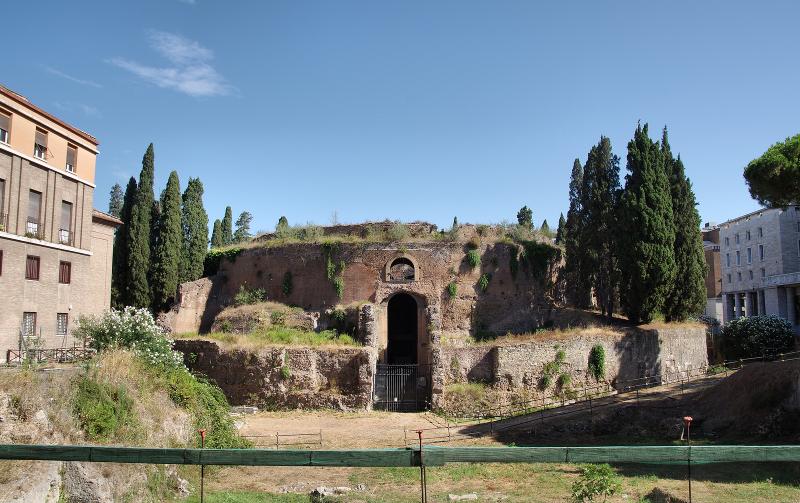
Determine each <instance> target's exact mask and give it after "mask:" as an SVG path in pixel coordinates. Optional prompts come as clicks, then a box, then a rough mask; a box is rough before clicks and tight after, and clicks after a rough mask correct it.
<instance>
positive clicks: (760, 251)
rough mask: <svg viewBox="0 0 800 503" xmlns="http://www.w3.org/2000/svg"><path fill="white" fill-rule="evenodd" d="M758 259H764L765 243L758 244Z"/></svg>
mask: <svg viewBox="0 0 800 503" xmlns="http://www.w3.org/2000/svg"><path fill="white" fill-rule="evenodd" d="M758 260H760V261H762V262H763V261H764V245H758Z"/></svg>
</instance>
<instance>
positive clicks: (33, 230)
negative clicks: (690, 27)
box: [0, 86, 121, 361]
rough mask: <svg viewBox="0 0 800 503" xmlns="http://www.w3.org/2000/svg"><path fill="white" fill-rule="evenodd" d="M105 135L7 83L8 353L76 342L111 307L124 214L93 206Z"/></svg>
mask: <svg viewBox="0 0 800 503" xmlns="http://www.w3.org/2000/svg"><path fill="white" fill-rule="evenodd" d="M97 148H98V142H97V140H96V139H95V138H94V137H93V136H91V135H89V134H87V133H85V132H84V131H81V130H80V129H77V128H75V127H74V126H71V125H69V124H67V123H65V122H64V121H62V120H60V119H58V118H57V117H54V116H53V115H51V114H49V113H48V112H46V111H44V110H42V109H40V108H39V107H37V106H35V105H34V104H32V103H31V102H29V101H28V100H27V99H26V98H25V97H23V96H21V95H19V94H17V93H15V92H13V91H10V90H9V89H7V88H5V87H2V86H0V292H1V293H0V296H2V299H3V301H2V302H0V361H5V359H6V352H7V350H8V349H15V348H18V347H19V346H20V345H23V344H25V345H28V346H30V344H28V343H32V342H35V344H36V345H37V346H38V347H45V348H52V347H66V346H71V345H72V344H73V342H74V341H73V339H72V338H71V335H70V334H71V327H72V324H73V322H74V320H75V319H76V318H77V317H78V316H80V315H82V314H96V313H100V312H102V311H103V310H105V309H108V307H109V305H110V299H111V255H112V249H113V241H114V231H115V229H116V227H117V226H118V225H119V224H120V223H121V222H120V221H119V220H118V219H116V218H115V217H113V216H111V215H107V214H105V213H103V212H100V211H97V210H94V209H93V207H92V202H93V196H94V190H95V185H94V178H95V158H96V156H97V153H98V150H97Z"/></svg>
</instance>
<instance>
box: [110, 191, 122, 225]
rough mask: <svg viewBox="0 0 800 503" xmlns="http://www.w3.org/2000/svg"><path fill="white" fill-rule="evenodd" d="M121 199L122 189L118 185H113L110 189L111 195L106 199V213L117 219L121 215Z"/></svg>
mask: <svg viewBox="0 0 800 503" xmlns="http://www.w3.org/2000/svg"><path fill="white" fill-rule="evenodd" d="M122 198H123V196H122V187H120V186H119V184H118V183H115V184H114V186H113V187H111V193H110V194H109V197H108V213H109V214H110V215H114V216H115V217H117V218H119V216H120V215H121V214H122V204H123V201H122Z"/></svg>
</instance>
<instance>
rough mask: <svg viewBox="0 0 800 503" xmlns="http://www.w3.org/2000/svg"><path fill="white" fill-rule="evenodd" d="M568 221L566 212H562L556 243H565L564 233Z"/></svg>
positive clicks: (559, 218)
mask: <svg viewBox="0 0 800 503" xmlns="http://www.w3.org/2000/svg"><path fill="white" fill-rule="evenodd" d="M566 226H567V221H566V220H565V219H564V214H563V213H561V215H559V217H558V229H556V244H557V245H560V244H563V243H564V234H565V233H566V231H567V230H566Z"/></svg>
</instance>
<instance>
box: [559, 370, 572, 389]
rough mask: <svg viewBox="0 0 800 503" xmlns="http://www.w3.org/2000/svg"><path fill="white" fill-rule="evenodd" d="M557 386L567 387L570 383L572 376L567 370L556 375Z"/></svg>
mask: <svg viewBox="0 0 800 503" xmlns="http://www.w3.org/2000/svg"><path fill="white" fill-rule="evenodd" d="M556 384H558V387H559V388H562V389H563V388H568V387H569V385H570V384H572V376H571V375H569V373H567V372H562V373H561V374H560V375H559V376H558V381H557V383H556Z"/></svg>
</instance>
